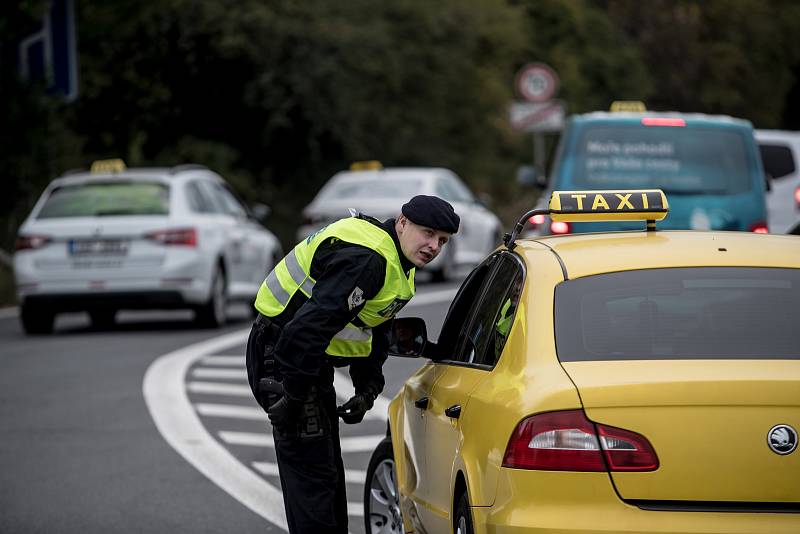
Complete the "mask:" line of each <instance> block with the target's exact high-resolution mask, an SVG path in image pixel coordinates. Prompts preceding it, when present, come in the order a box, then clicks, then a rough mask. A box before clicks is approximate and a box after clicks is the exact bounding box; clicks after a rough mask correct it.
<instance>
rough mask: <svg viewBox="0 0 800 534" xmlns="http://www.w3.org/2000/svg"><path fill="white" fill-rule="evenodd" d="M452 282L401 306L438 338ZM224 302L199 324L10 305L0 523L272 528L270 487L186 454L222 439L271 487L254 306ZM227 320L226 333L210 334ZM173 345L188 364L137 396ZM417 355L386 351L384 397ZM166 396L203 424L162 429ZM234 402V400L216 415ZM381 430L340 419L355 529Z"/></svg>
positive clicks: (41, 527)
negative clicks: (253, 487) (246, 489)
mask: <svg viewBox="0 0 800 534" xmlns="http://www.w3.org/2000/svg"><path fill="white" fill-rule="evenodd" d="M457 286H458V283H451V284H444V285H443V284H439V285H433V284H425V283H424V282H423V283H420V285H419V287H418V297H417V300H418V301H419V305H416V306H413V305H409V307H408V308H407V309H406V310H404V313H403V315H415V316H421V317H423V318H425V319H426V321H427V323H428V327H429V331H430V337H431V338H432V339H435V338H436V337H437V336H438V331H439V328H440V326H441V321H442V320H443V318H444V314H445V312H446V310H447V306H448V305H449V302H450V300H452V296H453V294H454V292H455V289H456V288H457ZM426 295H427V296H426ZM412 303H413V301H412ZM232 312H234V313H235V312H238V314H237V315H235V316H234V317H233V318H232V319H231V321H230V322H229V324H228V325H227V326H226V327H225V328H222V329H219V330H201V329H196V328H195V327H194V326H193V325H192V324H191V322H190V318H191V314H189V313H188V312H170V313H157V312H152V313H141V312H139V313H124V314H122V315H121V316H120V318H119V319H120V320H119V323H120V324H118V325H117V326H116V327H115V328H114V329H113V330H108V331H96V330H92V329H91V328H90V326H89V322H88V318H87V317H85V316H83V315H82V314H73V315H65V316H59V318H58V320H57V323H56V332H55V334H54V335H50V336H33V337H26V336H25V335H24V334H23V333H22V330H21V328H20V326H19V324H18V321H17V319H16V318H15V317H8V316H4V317H0V436H2V438H0V532H2V533H9V534H12V533H18V532H19V533H31V534H32V533H38V532H43V533H44V532H46V533H87V532H104V533H105V532H170V533H181V532H187V533H189V532H191V533H202V532H224V531H227V532H281V531H282V529H281V528H280V526H276V525H280V523H281V521H280V520H277V521H269V520H268V519H267V517H272V516H270V515H269V512H268V511H269V510H270V509H272V510H275V509H278V510H282V505H281V504H280V499H279V494H278V500H277V504H276V503H274V502H273V503H263V502H260V501H257V502H256V504H255V505H254V506H249V505H246V503H243V500H242V499H240V498H237V495H236V494H237V491H238V492H239V493H241V491H242V489H243V488H242V487H238V488H237V487H236V485H235V483H234V482H235V481H234V482H231V481H229V480H228V481H226V480H223V481H220V480H214V475H213V473H212V471H213V470H214V466H213V463H214V458H217V457H214V456H204V457H203V458H205V459H204V460H202V461H205V462H206V463H211V464H212V465H211V466H210V467H209V466H207V465H206V466H204V465H202V461H200V463H192V462H191V461H188V460H187V458H191V457H192V454H193V451H195V452H197V451H203V450H207V449H208V448H209V447H210V448H211V449H219V450H221V451H223V455H226V456H225V459H226V461H232V462H235V463H236V464H237V466H236V469H230V470H229V471H237V472H239V470H241V473H242V474H243V475H246V477H245V478H247V477H250V479H252V480H255V483H256V484H260V486H259V488H258V489H259V491H260V490H261V489H264V490H265V491H266V493H264V494H265V495H272V496H273V497H274V494H271V493H269V491H268V490H269V488H270V487H272V488H277V491H279V483H278V481H277V477H276V476H275V473H274V471H273V469H274V467H273V466H274V453H273V451H272V450H271V449H270V447H269V444H268V443H267V444H266V446H265V444H263V443H262V441H263V440H265V439H268V438H265V436H268V435H269V429H268V427H267V425H268V423H267V420H266V417H263V418H261V417H255V416H254V414H253V412H252V409H253V408H254V407H255V401H253V400H252V399H251V398H249V397H248V396H247V395H245V394H243V393H242V388H243V387H246V378H245V376H244V375H243V374H242V373H243V356H242V355H243V353H244V344H245V342H246V337H245V335H246V331H247V329H249V324H250V320H249V319H248V317H247V312H246V309H244V308H240V309H238V310H236V309H234V310H232ZM226 334H227V335H228V337H227V338H225V339H226V340H228V341H227V343H226V345H224V346H219V343H217V344H216V345H214V342H213V340H214V339H217V338H219V337H220V336H223V335H226ZM204 342H207V343H204ZM198 344H199V345H198ZM186 347H195V348H196V349H194V352H191V351H190V352H191V354H189V353H187V350H189V349H187V348H186ZM197 347H201V348H197ZM209 347H211V348H212V349H213V350H211V351H210V352H209V351H208V350H207V349H208V348H209ZM201 349H202V350H201ZM176 351H178V352H176ZM170 354H171V355H172V356H173V360H174V357H176V356H177V357H182V358H184V361H186V362H188V363H187V367H186V369H185V374H182V375H179V376H178V380H173V381H172V382H167V381H163V380H162V381H161V382H157V384H159V385H158V388H159V389H158V390H157V394H156V395H153V394H151V395H150V398H149V399H148V400H146V399H145V392H144V391H146V390H147V387H148V386H147V385H146V384H145V382H146V376H147V377H148V380H149V379H151V378H153V377H154V376H155V377H156V378H159V376H160V375H159V369H161V366H159V365H156V363H158V362H162V363H163V362H166V361H167V360H169V358H168V357H165V355H170ZM187 356H190V357H191V358H194V359H191V358H190V359H186V357H187ZM239 357H241V358H242V359H241V360H240V362H241V363H238V362H236V361H235V359H236V358H239ZM422 363H423V362H422V361H421V360H413V359H412V360H409V359H402V358H396V359H390V361H389V362H387V365H386V367H385V375H386V378H387V387H386V389H385V391H384V400H388V398H390V397H391V396H393V395H394V393H395V392H396V391H397V390H398V388H399V387H400V385H401V383H402V382H403V381H404V380H405V378H406V377H407V376H408V375H409V374H411V373H412V372H413V370H414V369H416V368H417V367H418V366H419V365H421V364H422ZM151 368H152V370H151V372H148V370H149V369H151ZM157 375H158V376H157ZM345 382H346V381H345ZM154 383H155V382H154ZM165 384H166V385H165ZM198 384H199V385H198ZM209 384H211V386H209ZM337 387H338V384H337ZM345 389H346V388H345ZM151 391H152V390H151ZM343 394H344V393H343ZM173 397H174V398H180V399H185V400H186V403H185V404H186V406H190V407H191V409H192V411H193V412H194V413H193V414H191V416H187V417H185V418H183V419H180V418H179V419H178V421H179V422H181V421H183V420H184V419H186V420H195V419H196V420H197V421H199V424H200V426H201V427H202V430H198V435H197V436H189V437H186V436H183V437H179V438H178V441H175V442H173V443H170V442H169V441H168V437H169V435H170V432H173V430H174V429H171V428H161V427H160V425H157V423H156V419H159V420H160V418H161V415H160V413H161V412H160V410H164V409H166V410H171V409H172V407H173V405H172V404H171V403H170V402H169V399H171V398H173ZM157 398H161V400H162V401H163V400H164V399H167V402H161V403H159V402H158V401H157ZM178 404H179V403H178ZM165 407H166V408H165ZM226 407H227V408H226ZM230 407H233V411H234V412H236V413H234V414H233V415H226V413H228V412H231V409H230ZM376 408H378V406H376ZM176 413H179V412H176ZM165 420H167V419H165ZM176 426H180V425H176ZM165 432H166V434H165ZM383 432H385V417H383V416H382V415H381V414H380V413H374V414H372V416H371V418H370V419H368V420H365V422H364V423H362V424H360V425H353V426H348V425H345V426H343V428H342V435H343V437H344V438H348V439H347V443H348V445H347V450H346V452H345V454H344V457H345V465H346V468H347V470H348V500H349V501H350V508H351V515H350V523H351V527H350V529H351V531H352V532H354V533H360V532H363V517H362V516H361V513H360V510H359V508H360V503H361V496H362V492H363V483H361V482H360V478H361V477H363V471H364V470H366V465H367V462H368V460H369V456H370V451H371V447H372V443H374V441H375V440H376V439H379V437H380V434H382V433H383ZM204 440H207V441H209V443H205V442H204ZM204 447H205V448H204ZM187 451H188V452H187ZM201 456H202V455H201ZM231 465H233V464H231ZM206 468H208V469H206ZM227 474H228V473H227V472H226V473H224V474H223V477H225V476H226V475H227ZM253 475H255V476H253ZM227 478H232V477H227ZM233 478H235V477H233ZM223 487H224V488H225V489H223ZM258 495H262V493H260V492H259V493H258ZM246 500H247V499H246V498H245V499H244V501H246ZM264 500H269V499H264ZM273 500H274V499H273ZM262 505H263V506H262ZM270 507H271V508H270ZM264 510H267V512H265V511H264Z"/></svg>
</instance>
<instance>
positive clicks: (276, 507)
mask: <svg viewBox="0 0 800 534" xmlns="http://www.w3.org/2000/svg"><path fill="white" fill-rule="evenodd" d="M249 333H250V329H249V328H248V329H244V330H238V331H235V332H232V333H230V334H225V335H222V336H219V337H217V338H214V339H211V340H207V341H202V342H200V343H195V344H193V345H189V346H188V347H184V348H182V349H178V350H176V351H174V352H170V353H168V354H165V355H163V356H161V357H160V358H158V359H157V360H156V361H154V362H153V363H152V364H151V365H150V367H149V368H148V369H147V372H146V373H145V377H144V384H143V385H142V390H143V393H144V399H145V402H146V403H147V408H148V410H150V416H151V417H152V418H153V421H154V422H155V425H156V428H158V431H159V432H161V435H162V436H163V437H164V439H165V440H166V441H167V443H169V444H170V445H171V446H172V448H173V449H175V450H176V451H177V452H178V453H179V454H180V455H181V456H183V457H184V458H185V459H186V461H188V462H189V463H190V464H192V465H193V466H194V467H195V469H197V470H198V471H200V472H201V473H203V474H204V475H205V476H206V477H208V478H209V479H210V480H211V481H213V482H214V483H215V484H216V485H217V486H219V487H220V488H222V489H223V490H224V491H226V492H227V493H228V494H230V495H231V496H232V497H234V498H235V499H236V500H238V501H239V502H241V503H242V504H243V505H245V506H246V507H247V508H249V509H250V510H252V511H253V512H255V513H257V514H258V515H260V516H261V517H263V518H264V519H266V520H267V521H269V522H270V523H272V524H274V525H276V526H278V527H279V528H282V529H284V530H287V527H286V514H285V512H284V508H283V495H282V494H281V492H280V490H279V489H277V488H276V487H275V486H273V485H272V484H270V483H269V482H267V481H266V480H264V479H263V478H262V477H260V476H258V475H257V474H256V473H254V472H253V471H252V470H250V469H249V468H247V467H246V466H244V465H242V463H241V462H239V461H238V460H237V459H236V458H235V457H234V456H233V455H232V454H231V453H230V452H229V451H228V450H227V449H226V448H225V447H224V446H223V445H221V444H220V443H219V442H217V441H216V440H215V439H214V438H213V437H211V436H210V435H209V433H208V431H207V430H206V429H205V427H204V426H203V424H202V423H201V422H200V419H199V418H198V416H197V414H196V413H195V411H194V410H193V409H192V405H191V404H190V403H189V399H188V398H187V396H186V390H185V388H184V383H183V380H184V377H185V376H186V371H187V370H188V369H189V367H190V366H191V365H192V364H193V363H194V362H195V361H197V359H198V358H199V357H201V356H204V355H206V354H210V353H213V352H216V351H219V350H222V349H224V348H227V347H230V346H232V345H238V344H241V343H242V341H243V340H244V339H247V336H248V334H249Z"/></svg>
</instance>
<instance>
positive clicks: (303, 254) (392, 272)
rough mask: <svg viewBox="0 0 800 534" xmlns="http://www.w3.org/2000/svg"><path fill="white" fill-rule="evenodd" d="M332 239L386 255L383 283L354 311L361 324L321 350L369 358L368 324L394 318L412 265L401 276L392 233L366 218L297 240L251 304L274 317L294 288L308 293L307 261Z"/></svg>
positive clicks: (410, 286)
mask: <svg viewBox="0 0 800 534" xmlns="http://www.w3.org/2000/svg"><path fill="white" fill-rule="evenodd" d="M331 237H334V238H337V239H341V240H342V241H345V242H347V243H353V244H355V245H361V246H364V247H367V248H369V249H371V250H374V251H375V252H377V253H379V254H380V255H381V256H383V257H384V258H385V259H386V276H385V278H384V281H383V287H382V288H381V290H380V291H379V292H378V294H377V295H375V297H373V298H372V299H370V300H368V301H366V304H365V305H364V307H363V308H362V309H361V311H360V312H359V313H358V318H359V319H360V320H361V323H362V326H356V325H355V324H353V323H352V322H351V323H348V324H347V325H346V326H345V327H344V328H343V329H342V330H340V331H339V332H338V333H337V334H336V335H335V336H334V337H333V339H332V340H331V342H330V344H329V345H328V348H327V349H325V353H326V354H328V355H330V356H346V357H359V356H361V357H363V356H369V353H370V351H371V350H372V328H373V327H376V326H378V325H379V324H381V323H383V322H385V321H388V320H389V319H391V318H392V317H394V315H395V314H396V313H397V312H398V311H400V309H401V308H402V307H403V306H404V305H405V304H406V302H408V301H409V300H411V297H413V296H414V292H415V289H414V273H415V269H411V270H410V271H409V274H408V276H406V274H405V272H404V271H403V267H402V265H401V264H400V257H399V256H398V254H397V247H396V246H395V244H394V240H393V239H392V236H390V235H389V234H388V233H387V232H386V230H383V229H381V228H379V227H378V226H376V225H374V224H372V223H371V222H369V221H366V220H364V219H359V218H357V217H350V218H347V219H341V220H339V221H336V222H335V223H332V224H329V225H328V226H326V227H324V228H322V229H321V230H319V231H318V232H316V233H314V234H311V235H310V236H308V237H307V238H306V239H305V240H303V241H301V242H300V243H298V244H297V245H296V246H295V247H294V248H293V249H292V250H291V252H289V254H287V255H286V256H285V257H284V258H283V259H282V260H281V261H280V262H278V264H277V265H276V266H275V268H274V269H273V270H272V271H271V272H270V273H269V274H268V275H267V278H266V279H265V280H264V282H263V283H262V284H261V287H260V288H259V290H258V295H257V296H256V302H255V307H256V309H257V310H258V311H259V312H261V313H262V314H264V315H266V316H268V317H275V316H277V315H279V314H280V313H281V312H283V310H285V309H286V306H287V305H288V304H289V301H290V300H291V299H292V296H293V295H294V294H295V292H296V291H301V292H302V293H303V294H304V295H305V296H306V297H311V293H312V292H313V291H314V284H315V283H316V280H314V279H313V278H311V274H310V272H311V261H312V260H313V259H314V254H315V252H316V251H317V247H319V245H320V244H321V243H324V242H325V241H327V240H328V239H330V238H331ZM356 298H357V295H356ZM355 304H356V305H358V304H360V303H359V302H356V303H355Z"/></svg>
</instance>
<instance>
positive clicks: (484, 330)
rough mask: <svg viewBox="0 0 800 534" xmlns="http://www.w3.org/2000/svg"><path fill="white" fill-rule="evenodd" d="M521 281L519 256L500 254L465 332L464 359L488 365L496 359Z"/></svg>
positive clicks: (501, 347) (509, 326) (505, 338)
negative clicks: (517, 258)
mask: <svg viewBox="0 0 800 534" xmlns="http://www.w3.org/2000/svg"><path fill="white" fill-rule="evenodd" d="M522 281H523V276H522V267H521V265H520V263H519V262H518V260H516V259H514V257H513V256H512V255H510V254H503V255H502V256H501V261H500V263H499V264H498V265H497V268H496V269H495V271H494V273H493V275H492V277H491V280H490V281H489V283H488V284H487V285H486V287H485V289H484V292H483V295H482V297H481V299H480V301H479V302H478V303H477V306H476V307H475V308H474V309H475V310H477V311H476V313H475V315H474V317H473V318H472V321H471V322H470V323H469V326H468V327H467V329H466V331H465V333H464V342H465V349H466V350H465V352H466V356H467V359H466V361H467V362H469V363H474V364H478V365H486V366H490V367H491V366H494V365H495V364H496V363H497V360H498V359H499V358H500V354H501V353H502V352H503V347H504V346H505V343H506V340H507V339H508V335H509V333H510V331H511V325H512V323H513V321H514V315H515V313H516V311H517V305H518V304H519V298H520V294H521V293H522Z"/></svg>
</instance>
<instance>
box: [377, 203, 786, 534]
mask: <svg viewBox="0 0 800 534" xmlns="http://www.w3.org/2000/svg"><path fill="white" fill-rule="evenodd" d="M668 209H669V207H668V201H667V198H666V197H665V195H664V193H663V192H661V191H659V190H639V191H556V192H553V193H552V196H551V199H550V203H549V207H548V208H547V209H546V210H533V211H531V212H528V213H526V214H525V215H524V216H523V217H522V218H521V219H520V222H519V223H518V224H517V225H516V228H515V229H514V231H513V232H512V233H511V234H509V235H507V236H506V239H505V246H502V247H501V248H499V249H498V250H496V251H495V252H494V253H492V254H491V255H490V256H489V257H488V258H487V259H486V260H485V261H484V262H483V263H481V264H480V265H479V266H478V267H477V268H475V270H474V271H473V272H472V273H471V274H470V275H469V277H468V278H467V279H466V280H465V281H464V283H463V285H462V287H461V288H460V290H459V292H458V294H457V295H456V297H455V299H454V301H453V303H452V305H451V306H450V310H449V312H448V314H447V317H446V319H445V322H444V324H443V326H442V329H441V333H440V335H439V338H438V340H437V342H436V343H432V342H429V341H425V339H426V338H427V333H426V331H425V325H424V322H423V321H422V319H417V318H404V319H396V320H395V329H394V330H395V332H394V334H393V340H392V344H393V349H392V352H393V353H397V354H400V353H404V354H405V355H409V354H410V355H416V356H424V357H426V358H429V361H427V362H426V363H425V364H424V365H423V366H422V367H421V368H420V369H419V370H418V371H417V372H416V373H415V374H414V375H412V376H411V377H410V378H409V379H408V380H407V381H406V382H405V384H404V386H403V387H402V388H401V390H400V391H399V393H398V395H397V396H396V397H395V398H394V400H393V401H392V403H391V405H390V409H389V432H388V434H387V438H386V439H385V440H384V441H383V442H382V443H381V444H380V445H379V446H378V447H377V449H376V450H375V452H374V454H373V456H372V459H371V461H370V464H369V468H368V470H367V480H366V486H365V495H364V506H365V510H364V516H365V526H366V530H367V532H368V533H371V534H372V533H378V532H386V533H400V532H415V533H428V534H438V533H450V532H456V533H459V534H467V533H481V534H483V533H520V534H521V533H545V532H546V533H570V534H578V533H599V532H603V533H706V534H708V533H738V534H744V533H752V534H755V533H787V534H788V533H795V534H796V533H798V532H800V451H798V450H797V449H798V445H797V444H798V430H800V327H799V325H798V323H797V319H796V318H797V313H798V310H800V238H798V237H796V236H779V235H758V234H752V233H745V232H700V231H661V230H658V229H657V227H656V226H657V221H658V220H661V219H663V218H664V217H665V216H666V215H667V213H668ZM542 212H545V214H546V215H548V216H550V217H551V218H552V219H553V220H563V221H586V220H591V221H596V220H639V221H642V230H640V231H637V230H634V231H625V232H609V233H594V234H575V235H562V236H548V237H539V238H535V239H520V240H517V236H518V235H519V233H520V232H521V230H522V228H523V225H524V223H525V222H526V221H527V220H528V219H529V218H530V217H532V216H533V215H535V214H537V213H542Z"/></svg>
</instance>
